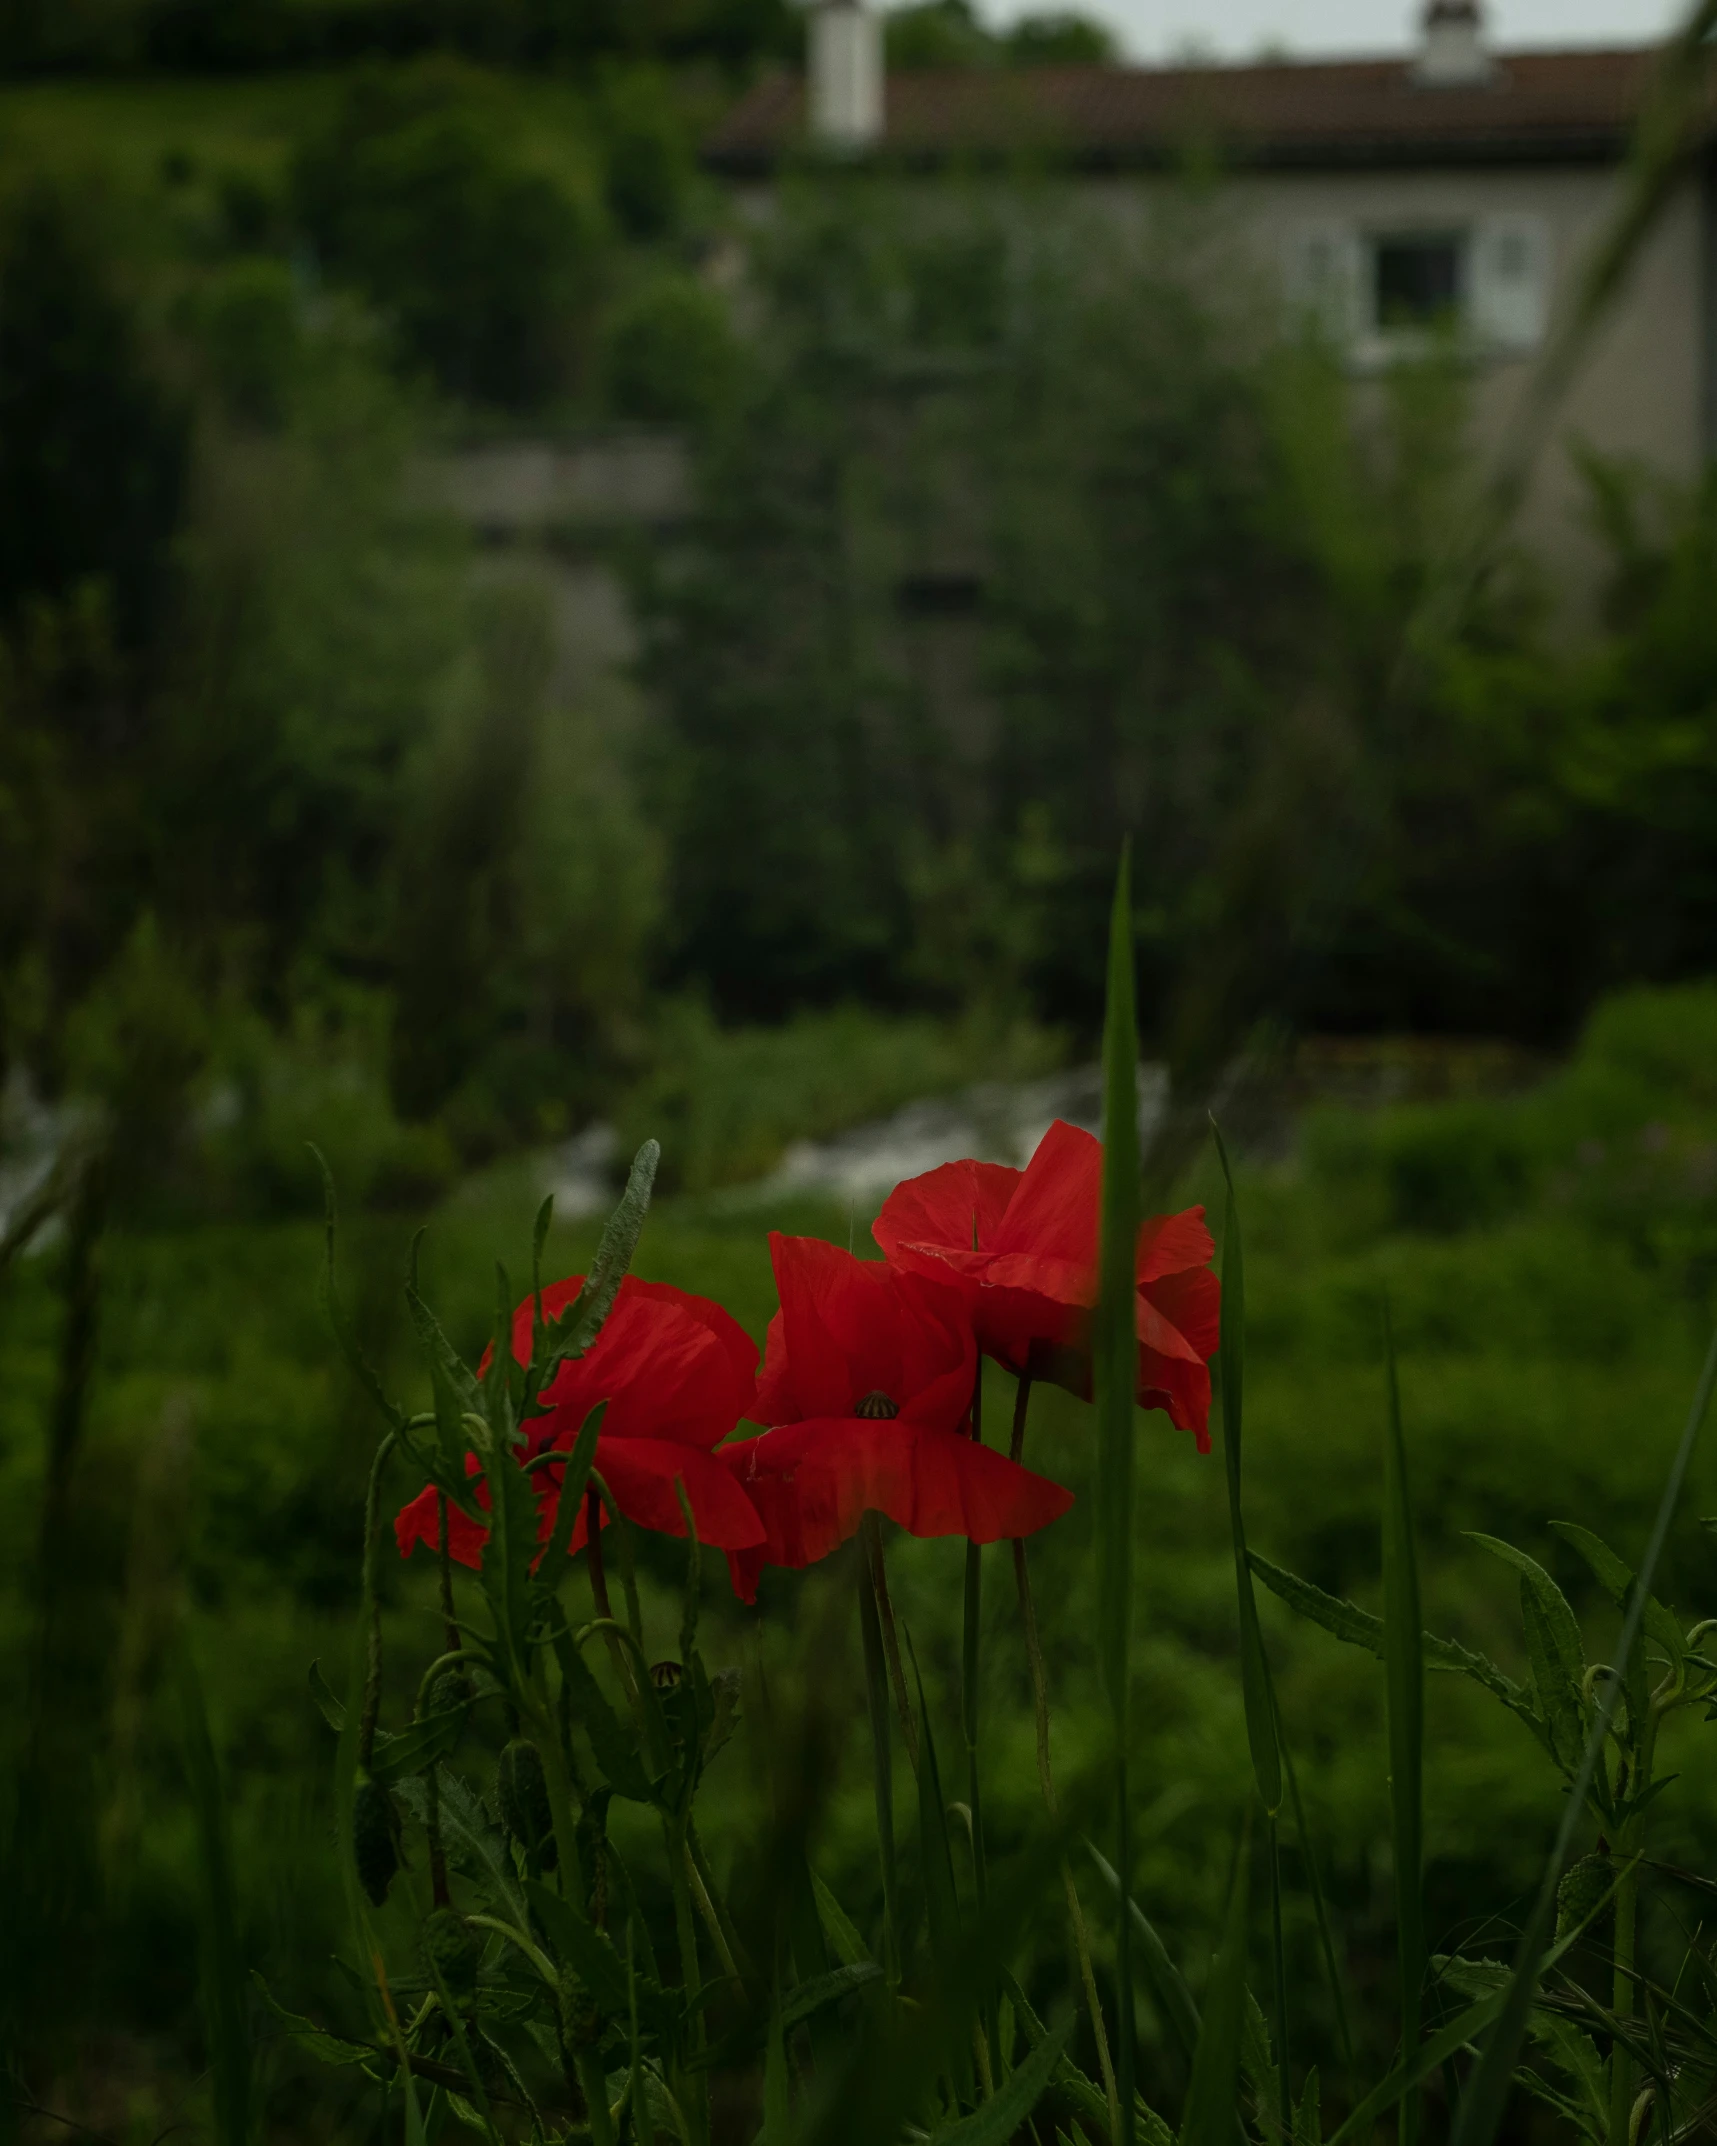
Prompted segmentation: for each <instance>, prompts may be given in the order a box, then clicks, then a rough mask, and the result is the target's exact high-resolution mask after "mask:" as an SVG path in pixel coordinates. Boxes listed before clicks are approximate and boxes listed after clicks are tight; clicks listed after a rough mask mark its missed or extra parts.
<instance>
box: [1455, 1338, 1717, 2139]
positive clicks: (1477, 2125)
mask: <svg viewBox="0 0 1717 2146" xmlns="http://www.w3.org/2000/svg"><path fill="white" fill-rule="evenodd" d="M1714 1387H1717V1334H1714V1335H1713V1336H1712V1340H1711V1345H1710V1347H1709V1348H1708V1349H1707V1351H1706V1355H1705V1363H1704V1366H1703V1368H1702V1369H1701V1371H1700V1374H1699V1384H1698V1386H1697V1388H1696V1389H1695V1391H1694V1395H1693V1401H1692V1405H1691V1406H1690V1407H1689V1409H1688V1412H1687V1420H1686V1422H1685V1423H1684V1424H1683V1425H1682V1430H1681V1437H1680V1439H1679V1440H1678V1441H1677V1444H1676V1448H1675V1454H1674V1457H1673V1458H1672V1460H1671V1462H1670V1466H1669V1476H1668V1479H1667V1480H1666V1482H1665V1483H1664V1486H1663V1496H1662V1497H1661V1498H1660V1499H1659V1500H1658V1508H1657V1518H1656V1519H1655V1521H1654V1522H1653V1523H1652V1531H1651V1539H1650V1541H1649V1542H1648V1543H1647V1544H1646V1552H1645V1556H1644V1557H1643V1558H1642V1559H1641V1561H1640V1568H1639V1583H1638V1586H1637V1587H1636V1588H1633V1589H1631V1590H1630V1591H1629V1597H1628V1608H1627V1611H1626V1613H1625V1614H1624V1616H1623V1618H1622V1633H1621V1645H1620V1646H1619V1648H1618V1649H1617V1655H1618V1658H1619V1659H1620V1660H1621V1661H1623V1662H1626V1661H1627V1660H1629V1658H1630V1657H1631V1656H1632V1654H1633V1651H1634V1647H1635V1644H1636V1642H1637V1641H1638V1638H1639V1635H1640V1631H1641V1628H1642V1626H1643V1624H1644V1621H1645V1610H1646V1604H1647V1603H1648V1602H1649V1601H1650V1600H1651V1583H1652V1581H1653V1580H1654V1579H1655V1578H1656V1576H1657V1567H1658V1561H1659V1559H1660V1558H1661V1557H1662V1555H1663V1546H1664V1543H1665V1542H1666V1541H1667V1540H1668V1537H1669V1526H1670V1522H1671V1520H1672V1519H1673V1518H1674V1517H1675V1508H1676V1506H1677V1504H1678V1503H1679V1502H1680V1498H1681V1491H1682V1486H1683V1485H1684V1484H1685V1482H1686V1481H1687V1471H1688V1468H1689V1467H1690V1466H1691V1465H1692V1461H1693V1451H1694V1448H1695V1446H1696V1445H1697V1444H1698V1442H1699V1432H1700V1429H1701V1427H1702V1426H1703V1424H1704V1421H1705V1417H1706V1413H1707V1411H1708V1410H1709V1409H1710V1406H1711V1395H1712V1390H1713V1388H1714ZM1606 1683H1607V1688H1606V1690H1605V1692H1604V1696H1603V1698H1602V1700H1601V1701H1600V1702H1599V1705H1598V1707H1597V1710H1596V1713H1595V1715H1594V1718H1593V1721H1592V1726H1591V1728H1590V1730H1589V1731H1588V1732H1587V1736H1586V1748H1585V1750H1584V1752H1583V1753H1582V1754H1581V1758H1580V1766H1579V1770H1578V1772H1577V1773H1576V1774H1575V1775H1574V1780H1573V1786H1572V1789H1571V1791H1570V1793H1569V1795H1568V1798H1567V1800H1566V1802H1565V1803H1564V1804H1563V1806H1562V1822H1561V1824H1560V1826H1559V1827H1558V1828H1557V1831H1556V1841H1555V1845H1554V1846H1553V1847H1552V1848H1551V1851H1550V1857H1549V1860H1548V1862H1547V1863H1546V1864H1545V1866H1544V1876H1543V1878H1542V1879H1541V1880H1540V1883H1539V1887H1538V1894H1537V1898H1536V1899H1535V1900H1534V1901H1533V1904H1532V1912H1531V1914H1530V1915H1529V1916H1528V1918H1527V1923H1526V1928H1525V1930H1524V1931H1523V1932H1522V1933H1521V1939H1520V1944H1519V1947H1518V1948H1517V1950H1516V1953H1515V1960H1514V1969H1513V1973H1512V1974H1511V1975H1510V1977H1509V1983H1508V1988H1507V1991H1506V1992H1505V1994H1504V1996H1503V2000H1502V2010H1501V2013H1500V2015H1499V2017H1498V2019H1497V2024H1496V2029H1495V2031H1494V2033H1492V2035H1491V2036H1490V2039H1489V2040H1488V2041H1487V2042H1486V2044H1485V2047H1484V2051H1483V2054H1482V2055H1481V2056H1480V2058H1479V2061H1478V2064H1477V2066H1476V2067H1475V2068H1474V2071H1473V2073H1472V2076H1471V2077H1470V2078H1469V2080H1468V2081H1467V2088H1466V2092H1465V2093H1464V2094H1463V2095H1462V2096H1461V2105H1460V2110H1459V2112H1458V2114H1457V2116H1456V2119H1455V2129H1454V2137H1453V2142H1452V2146H1492V2141H1493V2140H1494V2139H1495V2137H1496V2134H1497V2131H1498V2128H1499V2127H1500V2125H1501V2123H1502V2117H1503V2110H1504V2109H1505V2107H1506V2106H1507V2102H1508V2092H1509V2086H1510V2083H1511V2081H1512V2080H1513V2077H1514V2067H1515V2063H1516V2061H1517V2059H1518V2057H1519V2055H1520V2047H1521V2043H1522V2041H1523V2040H1524V2038H1525V2035H1526V2030H1527V2025H1528V2022H1529V2020H1530V2017H1531V2012H1532V2003H1533V1999H1534V1997H1535V1996H1536V1994H1537V1990H1538V1978H1539V1976H1540V1974H1541V1973H1542V1972H1543V1964H1544V1963H1543V1954H1544V1949H1545V1939H1546V1937H1547V1936H1548V1935H1549V1932H1550V1930H1551V1928H1552V1925H1553V1922H1554V1918H1555V1914H1556V1888H1557V1884H1558V1882H1559V1881H1560V1879H1561V1876H1562V1866H1563V1865H1564V1864H1565V1863H1566V1862H1567V1860H1568V1851H1569V1849H1570V1847H1571V1846H1572V1845H1573V1839H1574V1829H1575V1827H1576V1826H1577V1825H1578V1824H1579V1823H1580V1821H1581V1819H1582V1817H1583V1815H1584V1812H1583V1806H1584V1804H1585V1801H1586V1797H1587V1795H1588V1793H1589V1792H1590V1790H1591V1787H1592V1782H1593V1780H1594V1778H1595V1776H1596V1773H1597V1769H1598V1761H1599V1757H1600V1754H1601V1753H1602V1750H1603V1745H1604V1739H1605V1737H1606V1736H1608V1734H1609V1731H1610V1723H1611V1722H1612V1721H1613V1720H1614V1718H1615V1710H1616V1705H1617V1702H1618V1700H1619V1698H1620V1696H1621V1685H1620V1683H1619V1682H1618V1681H1617V1679H1615V1678H1613V1677H1612V1678H1609V1679H1607V1680H1606Z"/></svg>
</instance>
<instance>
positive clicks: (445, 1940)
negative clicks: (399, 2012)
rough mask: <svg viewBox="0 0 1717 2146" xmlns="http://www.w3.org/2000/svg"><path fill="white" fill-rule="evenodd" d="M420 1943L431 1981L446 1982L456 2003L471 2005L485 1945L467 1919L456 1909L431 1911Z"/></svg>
mask: <svg viewBox="0 0 1717 2146" xmlns="http://www.w3.org/2000/svg"><path fill="white" fill-rule="evenodd" d="M418 1943H419V1945H420V1946H421V1947H422V1951H423V1964H424V1966H425V1967H426V1968H428V1970H429V1978H430V1980H431V1981H432V1982H436V1981H439V1982H441V1983H443V1984H444V1985H445V1986H446V1990H447V1994H448V1996H449V1997H451V1998H452V1999H453V2001H454V2003H455V2004H465V2003H468V2002H469V2000H470V1999H471V1998H472V1997H474V1996H475V1995H476V1992H477V1967H478V1963H479V1961H480V1960H481V1959H482V1957H483V1945H482V1940H481V1939H480V1938H479V1937H478V1935H477V1933H476V1931H475V1930H473V1929H472V1927H471V1925H470V1924H469V1923H468V1922H467V1921H466V1920H465V1918H464V1916H463V1915H461V1914H460V1913H459V1911H458V1910H457V1909H456V1908H432V1909H431V1910H430V1912H429V1914H428V1915H427V1916H426V1917H425V1918H424V1924H423V1929H422V1931H421V1932H420V1933H419V1937H418Z"/></svg>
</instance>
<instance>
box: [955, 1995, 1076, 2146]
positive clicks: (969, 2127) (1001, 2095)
mask: <svg viewBox="0 0 1717 2146" xmlns="http://www.w3.org/2000/svg"><path fill="white" fill-rule="evenodd" d="M1072 2032H1073V2021H1072V2020H1071V2019H1064V2020H1063V2021H1062V2023H1061V2025H1060V2026H1059V2027H1052V2028H1051V2029H1050V2030H1049V2032H1048V2033H1047V2034H1046V2035H1045V2036H1044V2038H1043V2040H1042V2041H1041V2042H1039V2043H1038V2045H1037V2047H1036V2048H1035V2049H1034V2050H1033V2051H1032V2052H1031V2054H1030V2056H1028V2057H1027V2058H1026V2060H1025V2062H1024V2063H1023V2064H1022V2065H1020V2066H1019V2068H1018V2070H1017V2071H1015V2072H1014V2074H1013V2076H1012V2078H1010V2079H1009V2080H1008V2081H1007V2083H1006V2085H1005V2086H1001V2087H998V2088H997V2090H996V2091H995V2093H993V2094H992V2095H991V2096H990V2098H989V2100H988V2101H986V2102H985V2103H984V2105H983V2107H982V2108H981V2109H975V2110H974V2111H973V2112H972V2114H971V2115H970V2116H963V2117H961V2119H960V2120H959V2122H958V2123H954V2124H946V2125H944V2126H943V2128H942V2129H941V2130H940V2131H933V2132H932V2133H931V2134H930V2137H931V2142H932V2146H1008V2142H1009V2140H1011V2139H1012V2138H1013V2136H1014V2134H1015V2132H1016V2131H1018V2130H1019V2128H1020V2126H1021V2125H1022V2124H1023V2123H1024V2122H1025V2120H1026V2119H1027V2117H1029V2116H1030V2114H1031V2112H1032V2110H1033V2109H1035V2108H1036V2107H1037V2105H1038V2103H1039V2101H1040V2100H1041V2099H1042V2098H1043V2090H1044V2088H1045V2087H1046V2086H1048V2084H1049V2082H1050V2080H1051V2078H1052V2077H1053V2076H1054V2073H1055V2067H1056V2065H1057V2064H1059V2063H1060V2061H1061V2053H1062V2051H1063V2050H1064V2049H1065V2048H1066V2047H1067V2039H1068V2036H1069V2035H1070V2034H1071V2033H1072Z"/></svg>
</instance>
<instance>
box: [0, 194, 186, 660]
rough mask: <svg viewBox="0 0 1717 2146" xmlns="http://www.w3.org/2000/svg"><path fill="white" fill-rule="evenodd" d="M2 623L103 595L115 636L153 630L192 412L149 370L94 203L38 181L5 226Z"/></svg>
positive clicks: (136, 636) (0, 259)
mask: <svg viewBox="0 0 1717 2146" xmlns="http://www.w3.org/2000/svg"><path fill="white" fill-rule="evenodd" d="M0 280H3V281H4V283H5V287H6V293H7V298H6V307H5V314H4V318H3V319H0V618H4V619H5V620H6V621H8V622H10V623H14V624H15V623H16V621H17V618H18V614H19V611H20V608H21V606H23V605H24V604H25V603H26V601H27V600H30V599H34V600H35V601H36V602H38V603H39V602H41V601H43V600H44V599H45V600H46V601H48V602H65V601H66V600H67V599H71V598H74V597H76V596H77V594H78V592H79V590H80V588H81V587H83V586H84V585H86V584H95V585H96V586H99V587H100V588H101V589H102V591H103V592H104V598H105V602H106V604H107V606H108V607H109V612H110V616H111V618H112V621H113V626H114V630H115V631H116V633H117V635H118V638H119V640H120V642H121V645H122V646H125V647H127V648H136V647H137V646H138V645H139V644H140V643H142V642H144V641H145V640H149V639H152V638H153V637H154V636H155V634H156V633H157V632H158V631H159V627H160V618H159V606H160V604H161V602H162V599H163V598H164V596H165V595H166V592H167V587H168V580H167V576H168V568H169V549H170V546H171V542H172V537H173V533H174V530H175V528H176V526H177V523H178V519H179V513H180V507H181V501H182V498H183V493H184V487H185V479H186V450H187V439H186V421H185V414H184V412H183V411H182V409H180V408H179V407H177V406H176V404H175V402H174V400H173V399H172V398H171V397H170V396H169V395H168V394H167V392H166V391H165V389H164V388H163V387H162V385H161V383H160V381H159V380H158V379H157V378H156V377H155V376H154V374H153V373H152V371H151V369H150V367H149V365H148V363H147V361H146V358H145V355H144V352H143V349H142V337H141V335H140V332H139V326H138V322H137V320H136V317H135V315H134V313H133V312H132V310H131V308H130V307H129V306H128V304H127V303H126V301H125V298H124V297H123V296H122V295H121V292H120V289H119V287H118V277H117V273H116V264H115V262H114V260H113V259H112V258H111V256H110V255H109V254H108V252H107V250H106V249H105V247H104V245H103V239H102V234H101V231H100V227H99V224H98V223H97V220H96V214H95V211H94V209H93V207H92V206H91V205H90V204H88V203H80V202H79V201H77V200H76V198H75V197H73V196H71V195H69V194H68V193H67V192H66V191H65V190H64V189H62V188H60V187H58V186H56V185H54V184H53V183H52V182H50V181H48V180H46V179H43V178H38V179H37V180H35V182H34V183H32V184H30V185H28V186H26V188H25V189H24V191H23V192H22V194H21V196H20V197H19V198H17V199H15V200H14V201H12V202H11V203H9V204H8V206H7V210H6V214H5V217H4V223H3V226H0Z"/></svg>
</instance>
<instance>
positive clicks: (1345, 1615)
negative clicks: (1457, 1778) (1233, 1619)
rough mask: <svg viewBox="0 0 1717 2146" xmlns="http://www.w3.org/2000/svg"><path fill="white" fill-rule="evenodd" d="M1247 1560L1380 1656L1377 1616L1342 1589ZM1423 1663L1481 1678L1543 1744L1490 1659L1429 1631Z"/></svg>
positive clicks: (1312, 1612)
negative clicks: (1330, 1589) (1329, 1591)
mask: <svg viewBox="0 0 1717 2146" xmlns="http://www.w3.org/2000/svg"><path fill="white" fill-rule="evenodd" d="M1247 1558H1248V1562H1249V1563H1250V1564H1251V1567H1252V1570H1253V1571H1254V1572H1255V1573H1256V1574H1257V1576H1258V1577H1259V1579H1261V1580H1262V1581H1263V1583H1264V1585H1265V1586H1266V1587H1267V1588H1268V1589H1269V1590H1270V1592H1271V1593H1272V1594H1273V1595H1276V1596H1278V1597H1279V1598H1280V1599H1281V1600H1282V1601H1284V1602H1285V1603H1287V1605H1288V1607H1289V1608H1290V1609H1295V1610H1298V1611H1299V1613H1300V1615H1301V1616H1302V1617H1309V1618H1310V1619H1311V1621H1312V1623H1313V1624H1320V1625H1322V1626H1323V1628H1324V1630H1325V1631H1326V1632H1329V1633H1332V1634H1333V1635H1334V1637H1335V1638H1337V1639H1343V1640H1346V1641H1347V1643H1348V1645H1349V1646H1353V1647H1363V1648H1364V1649H1365V1651H1366V1652H1367V1653H1368V1654H1374V1655H1376V1657H1377V1659H1378V1660H1379V1661H1382V1660H1383V1619H1382V1618H1381V1617H1374V1616H1373V1615H1372V1614H1371V1612H1370V1611H1369V1610H1363V1609H1361V1608H1360V1607H1359V1605H1358V1603H1357V1602H1349V1601H1348V1600H1347V1598H1346V1596H1344V1595H1326V1594H1325V1593H1324V1591H1323V1589H1322V1588H1321V1587H1316V1586H1314V1585H1313V1584H1312V1582H1311V1581H1310V1580H1303V1579H1301V1578H1300V1576H1299V1574H1298V1573H1295V1572H1289V1571H1287V1570H1285V1569H1284V1568H1283V1567H1282V1566H1281V1565H1273V1564H1272V1563H1271V1562H1270V1560H1269V1559H1268V1558H1267V1557H1262V1556H1260V1555H1259V1553H1258V1552H1257V1551H1256V1550H1251V1551H1248V1553H1247ZM1420 1646H1421V1648H1422V1650H1423V1654H1424V1661H1425V1667H1426V1668H1427V1669H1441V1670H1447V1671H1449V1672H1451V1673H1453V1674H1455V1675H1459V1676H1467V1677H1471V1678H1472V1680H1473V1682H1474V1683H1475V1684H1482V1685H1483V1686H1484V1688H1485V1690H1486V1691H1488V1692H1490V1693H1491V1694H1492V1695H1493V1697H1495V1698H1498V1699H1500V1700H1501V1701H1502V1703H1503V1705H1504V1706H1506V1707H1507V1708H1508V1710H1509V1712H1510V1713H1512V1714H1517V1715H1519V1717H1520V1719H1521V1720H1522V1721H1524V1722H1525V1723H1526V1725H1527V1727H1528V1728H1529V1729H1531V1731H1532V1733H1533V1734H1534V1735H1535V1736H1536V1737H1537V1738H1538V1740H1539V1742H1540V1743H1541V1744H1543V1745H1544V1746H1545V1748H1546V1750H1548V1749H1549V1739H1548V1737H1547V1736H1546V1734H1545V1729H1544V1723H1543V1721H1542V1719H1541V1718H1540V1716H1539V1715H1538V1714H1537V1712H1536V1711H1535V1710H1534V1708H1533V1705H1532V1702H1531V1700H1530V1699H1529V1698H1528V1697H1527V1694H1526V1692H1525V1691H1524V1690H1523V1689H1522V1688H1521V1686H1520V1685H1518V1684H1517V1683H1516V1682H1515V1681H1514V1679H1513V1678H1512V1677H1510V1676H1507V1675H1505V1674H1504V1673H1503V1671H1502V1670H1500V1669H1499V1668H1498V1667H1497V1666H1496V1664H1495V1662H1493V1661H1490V1660H1488V1659H1487V1658H1486V1657H1485V1656H1484V1655H1482V1654H1475V1653H1473V1651H1472V1650H1471V1649H1470V1648H1468V1647H1463V1646H1462V1645H1461V1644H1460V1643H1459V1642H1458V1641H1457V1640H1453V1639H1439V1638H1438V1637H1437V1635H1436V1634H1435V1633H1434V1632H1425V1633H1422V1634H1421V1635H1420Z"/></svg>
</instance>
